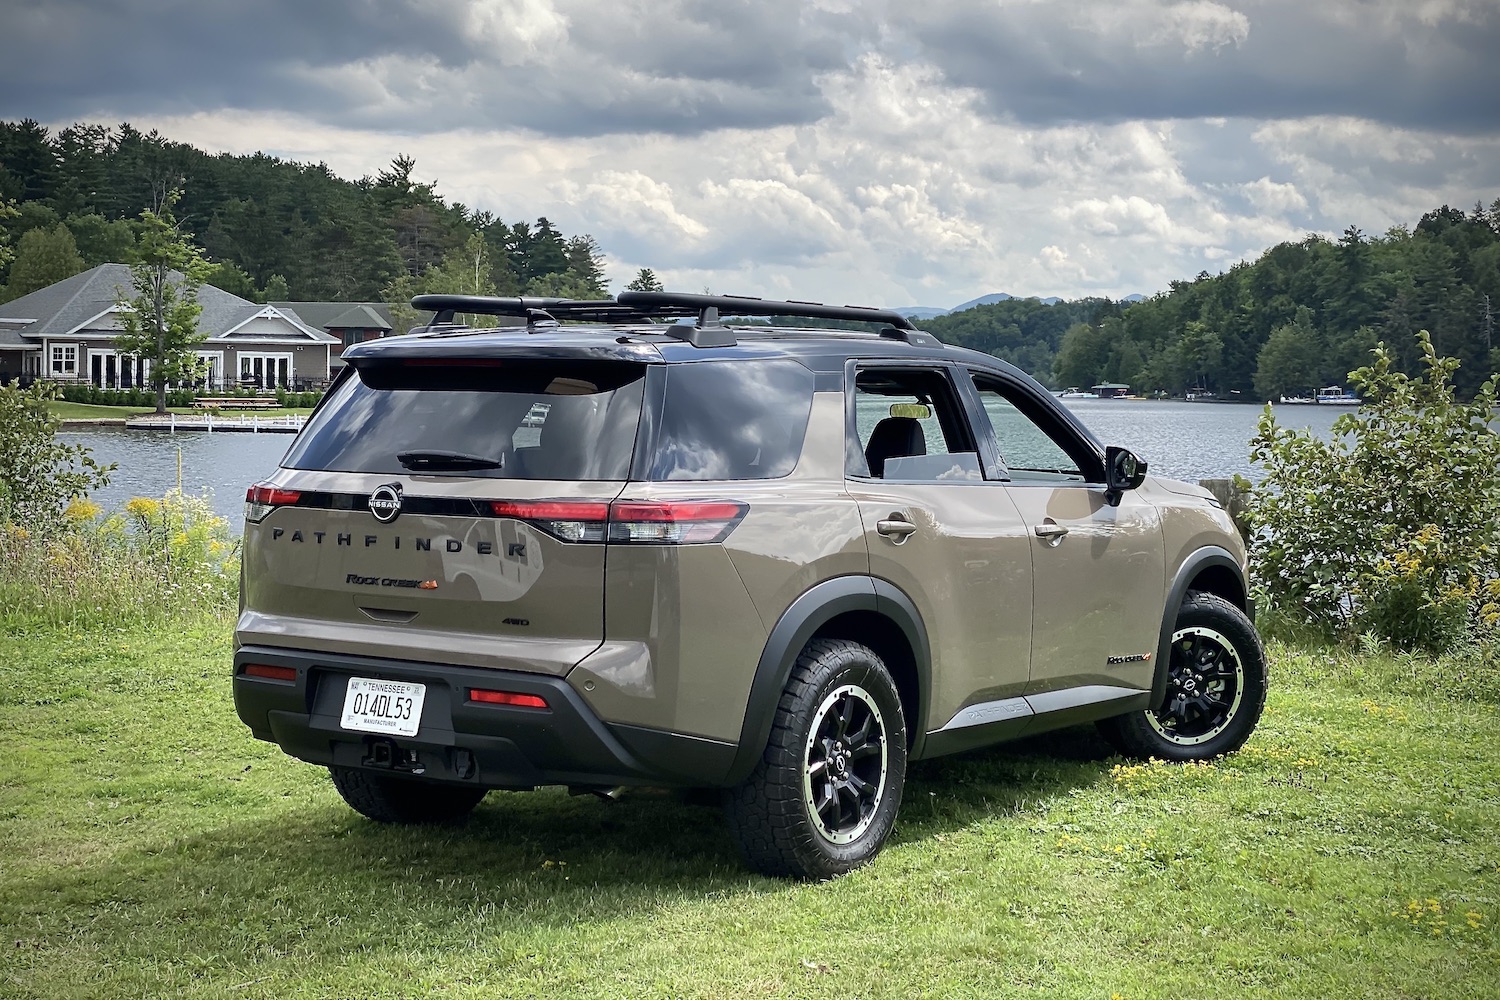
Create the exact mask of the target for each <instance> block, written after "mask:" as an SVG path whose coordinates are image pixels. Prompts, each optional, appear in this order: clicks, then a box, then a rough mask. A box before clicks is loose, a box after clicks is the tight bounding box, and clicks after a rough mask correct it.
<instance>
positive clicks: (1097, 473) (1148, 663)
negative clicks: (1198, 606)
mask: <svg viewBox="0 0 1500 1000" xmlns="http://www.w3.org/2000/svg"><path fill="white" fill-rule="evenodd" d="M967 388H969V389H972V391H973V393H974V395H973V399H974V401H975V402H976V403H977V407H975V422H976V424H982V425H984V426H983V427H982V428H981V435H980V443H981V448H982V450H984V451H985V452H986V457H987V458H988V459H989V460H990V461H992V462H994V463H995V465H996V471H995V474H996V475H998V476H1003V477H1004V478H1005V479H1006V481H1007V482H1006V486H1005V489H1006V492H1007V493H1008V494H1009V496H1010V499H1011V501H1012V503H1013V505H1014V508H1015V509H1016V510H1017V511H1019V513H1020V516H1021V522H1022V525H1023V530H1024V532H1025V533H1026V535H1027V542H1028V545H1029V547H1030V551H1031V567H1032V580H1033V606H1034V608H1035V611H1034V613H1033V615H1032V629H1031V682H1030V684H1029V685H1028V686H1027V688H1026V694H1027V695H1028V696H1033V695H1038V694H1046V693H1048V692H1053V691H1059V690H1061V689H1064V688H1070V687H1084V686H1094V687H1098V688H1101V690H1095V691H1093V692H1090V693H1089V697H1090V698H1091V699H1092V700H1107V699H1108V698H1109V697H1110V693H1109V692H1108V691H1107V690H1102V688H1131V689H1137V690H1145V689H1149V688H1150V687H1151V680H1152V676H1153V671H1154V667H1155V664H1154V663H1153V662H1152V660H1153V658H1154V654H1155V652H1156V644H1157V640H1158V638H1159V636H1158V630H1159V628H1160V626H1161V616H1162V593H1163V589H1164V587H1165V579H1164V572H1165V570H1164V568H1163V565H1162V561H1163V556H1162V532H1161V518H1160V514H1159V513H1158V511H1157V509H1156V508H1155V507H1154V506H1153V505H1152V504H1150V503H1149V502H1147V501H1146V500H1144V499H1143V498H1142V497H1141V496H1140V495H1139V494H1138V493H1137V492H1136V491H1134V490H1127V491H1125V492H1124V493H1123V494H1122V496H1121V497H1120V502H1119V504H1118V506H1111V505H1110V504H1109V503H1108V502H1107V501H1106V500H1105V495H1104V494H1105V490H1104V483H1103V479H1104V469H1103V463H1102V461H1101V458H1100V456H1099V455H1098V453H1097V451H1096V450H1095V448H1094V447H1093V445H1091V444H1090V443H1089V442H1088V441H1086V440H1085V439H1084V438H1083V436H1082V435H1080V434H1079V433H1078V432H1077V431H1075V430H1074V429H1073V428H1072V427H1070V426H1068V424H1067V423H1066V421H1064V420H1062V419H1061V418H1060V417H1059V416H1058V415H1057V414H1056V411H1055V410H1053V409H1052V407H1051V406H1050V405H1048V401H1045V400H1043V399H1041V398H1039V396H1038V395H1037V394H1036V393H1035V391H1034V390H1030V389H1029V388H1028V387H1026V386H1023V385H1021V384H1019V382H1014V381H1011V380H1009V379H1006V378H1004V377H1002V376H1000V375H997V374H994V373H988V372H983V371H973V372H971V373H970V381H969V385H968V386H967ZM991 447H993V448H994V452H993V453H992V454H991V453H989V449H990V448H991ZM1111 659H1115V660H1117V661H1122V662H1116V663H1111V662H1110V661H1111ZM1032 704H1033V707H1036V708H1037V710H1038V711H1045V710H1046V709H1047V708H1048V707H1059V706H1058V705H1052V704H1051V703H1050V702H1046V701H1043V702H1038V701H1036V700H1035V699H1032Z"/></svg>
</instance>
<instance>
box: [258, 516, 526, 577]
mask: <svg viewBox="0 0 1500 1000" xmlns="http://www.w3.org/2000/svg"><path fill="white" fill-rule="evenodd" d="M326 534H327V532H326V531H314V532H312V536H313V538H314V542H313V544H314V545H322V544H323V537H324V536H325V535H326ZM282 538H285V539H287V540H288V541H291V542H297V543H303V542H306V541H307V539H306V538H304V537H303V535H302V532H301V531H300V530H298V531H293V532H291V533H290V534H288V533H287V531H286V529H284V528H272V529H271V540H272V541H277V540H280V539H282ZM360 541H361V542H363V543H364V544H363V547H364V548H367V549H370V548H379V547H380V546H381V545H384V544H386V542H387V541H388V542H389V543H390V545H391V547H392V548H395V549H399V548H401V539H400V537H394V538H389V539H384V540H383V539H382V538H381V537H380V536H379V535H362V536H361V537H360ZM407 541H408V542H411V543H412V545H413V547H414V548H415V549H416V551H418V552H431V551H432V539H431V538H408V539H407ZM438 542H439V544H440V545H441V546H442V548H441V549H440V551H442V552H447V553H450V554H455V553H459V552H464V551H467V550H469V549H472V550H473V551H474V552H476V553H477V554H479V555H482V556H493V555H499V553H498V552H497V551H496V549H495V543H494V542H473V543H471V544H470V545H467V546H466V545H465V544H464V543H463V542H461V541H459V540H458V539H457V538H439V539H438ZM334 544H336V545H339V546H349V547H350V548H353V547H354V536H353V535H350V534H343V533H339V534H337V535H336V536H335V542H334ZM505 556H506V558H509V559H516V560H520V561H521V562H526V561H527V560H526V543H525V542H511V543H510V544H509V545H508V546H506V551H505ZM351 582H352V581H351Z"/></svg>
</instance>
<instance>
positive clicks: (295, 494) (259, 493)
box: [245, 483, 302, 524]
mask: <svg viewBox="0 0 1500 1000" xmlns="http://www.w3.org/2000/svg"><path fill="white" fill-rule="evenodd" d="M300 499H302V491H301V490H284V489H282V488H281V487H279V486H272V485H271V484H270V483H256V484H255V485H254V486H252V487H250V488H249V489H248V490H246V491H245V520H247V521H249V522H251V523H252V524H253V523H256V522H259V521H263V520H265V517H266V515H267V514H269V513H271V511H273V510H275V509H276V508H277V507H287V506H290V505H291V504H294V503H296V502H297V501H298V500H300Z"/></svg>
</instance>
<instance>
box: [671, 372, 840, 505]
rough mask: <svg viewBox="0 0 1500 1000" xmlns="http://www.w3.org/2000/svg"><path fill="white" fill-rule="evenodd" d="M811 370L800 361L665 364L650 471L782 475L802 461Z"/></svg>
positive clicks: (692, 476)
mask: <svg viewBox="0 0 1500 1000" xmlns="http://www.w3.org/2000/svg"><path fill="white" fill-rule="evenodd" d="M812 396H813V373H812V372H810V371H808V370H807V369H806V368H804V367H802V366H801V365H800V364H798V363H797V362H795V361H730V362H698V363H691V364H677V365H669V366H668V367H667V386H666V399H665V402H664V403H663V406H662V413H661V418H660V420H659V421H658V424H657V436H656V449H655V451H654V453H653V459H652V463H651V468H650V471H649V473H648V475H647V478H648V479H651V480H653V481H657V482H660V481H664V480H707V479H779V478H780V477H782V476H785V475H787V474H788V473H790V472H791V471H792V469H794V468H796V466H797V458H798V456H800V455H801V454H802V439H803V438H804V437H805V436H806V434H807V418H808V414H809V413H810V412H811V410H812Z"/></svg>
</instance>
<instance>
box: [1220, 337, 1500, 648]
mask: <svg viewBox="0 0 1500 1000" xmlns="http://www.w3.org/2000/svg"><path fill="white" fill-rule="evenodd" d="M1417 339H1418V342H1419V343H1420V345H1421V349H1422V353H1423V357H1424V364H1425V366H1426V369H1427V370H1426V373H1425V375H1422V376H1418V377H1415V378H1412V377H1408V376H1406V375H1404V374H1402V373H1401V372H1399V371H1396V370H1395V369H1394V368H1393V364H1392V361H1393V359H1392V357H1391V354H1390V353H1389V351H1387V350H1386V348H1385V346H1384V345H1381V346H1379V347H1377V348H1376V349H1375V351H1374V355H1375V360H1374V363H1373V364H1371V365H1370V366H1369V367H1366V368H1361V369H1359V370H1358V371H1355V372H1351V373H1350V376H1349V378H1350V381H1351V382H1353V384H1354V385H1355V386H1356V387H1357V388H1358V389H1359V390H1360V392H1361V394H1362V395H1363V397H1364V402H1363V403H1362V404H1361V406H1360V407H1359V410H1358V412H1355V413H1349V414H1345V415H1343V416H1341V417H1340V418H1339V419H1338V420H1337V421H1335V422H1334V425H1333V433H1334V439H1333V440H1331V441H1324V440H1320V439H1318V438H1317V437H1315V436H1313V435H1312V434H1311V433H1309V432H1307V431H1292V430H1289V429H1287V428H1285V427H1281V426H1279V425H1278V424H1277V423H1276V418H1275V416H1274V414H1273V413H1272V412H1271V409H1270V407H1267V408H1266V412H1265V414H1264V415H1262V417H1261V418H1260V424H1259V427H1258V429H1257V432H1256V436H1255V438H1254V439H1253V440H1252V442H1251V457H1252V459H1254V461H1256V462H1257V463H1259V464H1260V465H1262V466H1263V467H1264V468H1265V470H1266V478H1265V480H1264V481H1263V482H1261V483H1260V484H1259V485H1257V486H1256V487H1254V489H1253V491H1252V494H1251V500H1250V506H1249V511H1248V519H1249V522H1250V525H1251V529H1252V530H1251V557H1252V560H1253V563H1254V569H1255V575H1256V577H1257V585H1258V586H1259V587H1260V588H1262V592H1261V595H1260V599H1261V601H1262V602H1263V604H1264V606H1266V607H1267V608H1268V609H1269V610H1271V611H1272V612H1274V614H1275V615H1276V616H1277V617H1279V618H1281V619H1282V620H1285V621H1288V622H1289V623H1291V624H1294V625H1299V626H1312V627H1313V628H1315V629H1318V630H1320V631H1322V632H1325V633H1330V634H1333V635H1336V636H1340V637H1343V638H1346V639H1347V638H1352V637H1354V636H1358V635H1360V634H1363V633H1366V632H1370V633H1373V634H1374V635H1376V636H1378V637H1379V638H1381V639H1384V640H1386V641H1388V642H1390V643H1391V644H1392V645H1394V646H1396V647H1397V648H1399V649H1407V650H1412V649H1420V650H1424V651H1428V652H1442V651H1444V650H1448V649H1451V648H1453V647H1454V645H1455V644H1456V643H1457V642H1458V641H1459V639H1460V638H1462V637H1463V636H1465V635H1474V636H1475V637H1476V638H1479V637H1480V636H1481V635H1483V634H1484V633H1485V631H1486V629H1489V630H1492V631H1494V632H1495V634H1496V635H1500V627H1497V625H1496V622H1497V621H1500V590H1497V585H1496V584H1495V583H1494V580H1495V578H1496V576H1497V568H1500V435H1497V434H1496V433H1495V432H1494V431H1492V430H1491V429H1490V424H1491V423H1492V422H1493V421H1494V420H1495V414H1494V406H1495V393H1496V387H1495V380H1494V379H1493V378H1492V379H1490V380H1489V381H1488V382H1486V383H1485V384H1484V385H1483V387H1482V388H1481V389H1480V391H1479V394H1478V396H1476V397H1475V399H1474V401H1473V402H1472V403H1460V402H1457V401H1455V400H1454V398H1453V387H1452V376H1453V373H1454V371H1455V370H1456V369H1457V368H1458V362H1457V361H1456V360H1454V359H1452V358H1439V357H1438V356H1437V354H1436V352H1435V351H1434V350H1433V347H1432V342H1431V339H1430V338H1429V337H1428V335H1427V333H1426V332H1425V331H1424V332H1422V333H1421V334H1419V335H1418V338H1417Z"/></svg>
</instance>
